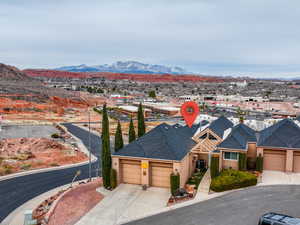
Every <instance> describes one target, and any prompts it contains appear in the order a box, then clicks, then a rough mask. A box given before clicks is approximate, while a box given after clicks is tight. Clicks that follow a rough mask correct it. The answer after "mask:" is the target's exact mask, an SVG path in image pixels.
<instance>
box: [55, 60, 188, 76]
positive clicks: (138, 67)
mask: <svg viewBox="0 0 300 225" xmlns="http://www.w3.org/2000/svg"><path fill="white" fill-rule="evenodd" d="M55 70H61V71H69V72H115V73H156V74H162V73H170V74H185V73H188V72H187V71H186V70H184V69H182V68H181V67H178V66H175V67H168V66H163V65H153V64H145V63H140V62H137V61H118V62H116V63H113V64H111V65H109V64H104V65H98V66H88V65H85V64H82V65H78V66H64V67H60V68H56V69H55Z"/></svg>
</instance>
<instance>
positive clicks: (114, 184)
mask: <svg viewBox="0 0 300 225" xmlns="http://www.w3.org/2000/svg"><path fill="white" fill-rule="evenodd" d="M110 186H111V188H112V189H115V188H116V187H117V171H116V170H115V169H111V170H110Z"/></svg>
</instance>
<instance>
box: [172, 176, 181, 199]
mask: <svg viewBox="0 0 300 225" xmlns="http://www.w3.org/2000/svg"><path fill="white" fill-rule="evenodd" d="M170 184H171V185H170V186H171V194H172V195H173V196H175V193H176V191H177V190H178V189H179V187H180V175H179V173H176V174H175V173H171V175H170Z"/></svg>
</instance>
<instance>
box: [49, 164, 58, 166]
mask: <svg viewBox="0 0 300 225" xmlns="http://www.w3.org/2000/svg"><path fill="white" fill-rule="evenodd" d="M50 166H59V164H58V163H51V164H50Z"/></svg>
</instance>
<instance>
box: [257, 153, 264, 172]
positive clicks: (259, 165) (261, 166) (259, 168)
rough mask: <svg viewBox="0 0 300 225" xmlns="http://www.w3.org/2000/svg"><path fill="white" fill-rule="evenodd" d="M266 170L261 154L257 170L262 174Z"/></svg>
mask: <svg viewBox="0 0 300 225" xmlns="http://www.w3.org/2000/svg"><path fill="white" fill-rule="evenodd" d="M263 168H264V158H263V157H262V155H261V154H259V156H258V157H257V158H256V170H257V171H259V172H262V171H263Z"/></svg>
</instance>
